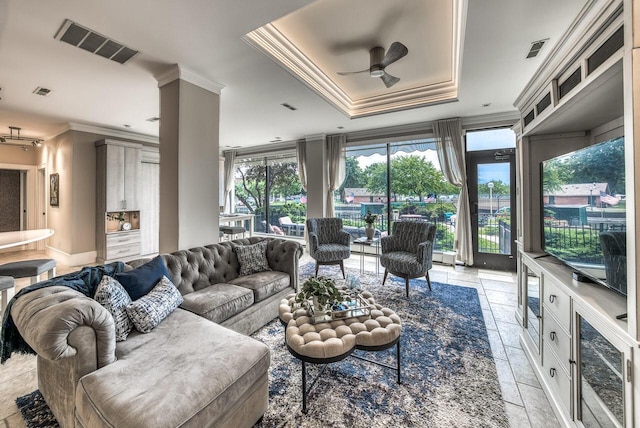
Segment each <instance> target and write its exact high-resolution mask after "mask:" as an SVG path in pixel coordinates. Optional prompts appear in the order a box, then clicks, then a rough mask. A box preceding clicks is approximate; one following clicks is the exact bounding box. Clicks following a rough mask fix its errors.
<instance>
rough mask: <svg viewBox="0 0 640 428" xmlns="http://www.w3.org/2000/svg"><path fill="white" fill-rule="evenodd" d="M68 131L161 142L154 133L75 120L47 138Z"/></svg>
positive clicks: (46, 138)
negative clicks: (123, 129) (137, 131)
mask: <svg viewBox="0 0 640 428" xmlns="http://www.w3.org/2000/svg"><path fill="white" fill-rule="evenodd" d="M67 131H79V132H89V133H92V134H100V135H104V136H108V137H116V138H126V139H128V140H135V141H140V142H143V143H151V144H159V143H160V140H159V138H158V137H156V136H154V135H148V134H138V133H135V132H129V131H121V130H119V129H111V128H105V127H102V126H96V125H86V124H83V123H75V122H69V123H67V124H66V125H65V126H64V127H63V128H61V129H60V130H59V131H58V132H57V133H55V134H53V135H50V136H47V137H45V140H50V139H52V138H55V137H57V136H58V135H61V134H64V133H65V132H67Z"/></svg>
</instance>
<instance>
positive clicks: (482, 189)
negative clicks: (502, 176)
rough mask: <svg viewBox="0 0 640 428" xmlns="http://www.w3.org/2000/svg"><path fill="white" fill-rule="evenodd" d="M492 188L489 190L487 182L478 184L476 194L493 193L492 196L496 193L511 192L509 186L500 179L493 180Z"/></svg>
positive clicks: (504, 193) (505, 193) (506, 193)
mask: <svg viewBox="0 0 640 428" xmlns="http://www.w3.org/2000/svg"><path fill="white" fill-rule="evenodd" d="M492 183H493V189H492V190H490V189H489V183H482V184H478V194H479V195H488V194H490V193H491V194H493V195H494V196H496V195H509V194H510V192H511V187H510V186H509V185H508V184H506V183H503V182H502V181H500V180H493V181H492Z"/></svg>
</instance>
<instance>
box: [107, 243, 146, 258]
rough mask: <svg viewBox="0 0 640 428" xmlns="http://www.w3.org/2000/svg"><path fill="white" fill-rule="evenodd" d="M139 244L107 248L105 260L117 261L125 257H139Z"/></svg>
mask: <svg viewBox="0 0 640 428" xmlns="http://www.w3.org/2000/svg"><path fill="white" fill-rule="evenodd" d="M139 255H140V242H137V243H133V244H127V245H118V246H117V247H107V260H119V259H123V258H125V257H132V256H139Z"/></svg>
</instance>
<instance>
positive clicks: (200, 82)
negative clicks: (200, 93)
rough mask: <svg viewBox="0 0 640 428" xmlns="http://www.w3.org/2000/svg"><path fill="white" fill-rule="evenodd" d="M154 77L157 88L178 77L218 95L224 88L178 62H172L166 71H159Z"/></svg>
mask: <svg viewBox="0 0 640 428" xmlns="http://www.w3.org/2000/svg"><path fill="white" fill-rule="evenodd" d="M154 77H155V78H156V80H157V81H158V88H161V87H163V86H164V85H166V84H169V83H171V82H173V81H174V80H178V79H180V80H184V81H185V82H189V83H191V84H193V85H196V86H198V87H200V88H203V89H206V90H207V91H209V92H213V93H216V94H218V95H220V92H221V91H222V89H223V88H224V85H223V84H222V83H218V82H216V81H215V80H211V79H207V78H205V77H202V76H200V75H198V74H197V73H196V72H194V71H193V70H190V69H189V68H187V67H185V66H183V65H180V64H174V65H172V66H171V67H169V69H168V70H167V71H165V72H163V73H160V74H159V75H157V76H154Z"/></svg>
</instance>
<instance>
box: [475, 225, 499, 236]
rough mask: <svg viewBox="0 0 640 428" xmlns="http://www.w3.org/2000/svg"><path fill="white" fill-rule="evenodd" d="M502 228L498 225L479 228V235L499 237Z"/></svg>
mask: <svg viewBox="0 0 640 428" xmlns="http://www.w3.org/2000/svg"><path fill="white" fill-rule="evenodd" d="M499 230H500V227H499V226H498V225H497V224H492V225H490V226H485V227H480V228H478V233H479V234H481V235H485V236H497V235H498V231H499Z"/></svg>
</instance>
